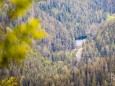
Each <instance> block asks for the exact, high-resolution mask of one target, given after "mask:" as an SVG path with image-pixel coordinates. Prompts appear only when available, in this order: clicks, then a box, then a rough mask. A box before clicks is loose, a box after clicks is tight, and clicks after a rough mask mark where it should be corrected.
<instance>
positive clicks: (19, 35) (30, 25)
mask: <svg viewBox="0 0 115 86" xmlns="http://www.w3.org/2000/svg"><path fill="white" fill-rule="evenodd" d="M32 2H33V0H0V10H1V15H2V17H3V16H4V20H2V21H0V66H6V65H8V64H9V62H10V61H14V62H18V63H19V62H21V61H22V60H23V59H24V58H25V57H26V55H27V53H28V52H29V50H30V48H31V47H30V45H31V44H32V41H33V40H35V39H36V40H37V39H41V38H43V37H44V36H45V34H46V33H45V31H44V30H42V28H41V25H40V21H38V20H37V19H35V18H30V19H28V21H27V22H24V23H20V24H16V25H12V23H13V22H14V21H15V20H17V19H19V18H22V17H23V15H25V13H26V10H27V9H28V8H29V7H31V6H32V5H31V4H32ZM25 3H26V5H25ZM6 7H7V8H6ZM5 8H6V9H5ZM5 21H6V22H5Z"/></svg>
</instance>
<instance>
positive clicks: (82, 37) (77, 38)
mask: <svg viewBox="0 0 115 86" xmlns="http://www.w3.org/2000/svg"><path fill="white" fill-rule="evenodd" d="M86 38H87V36H79V37H75V40H84V39H86Z"/></svg>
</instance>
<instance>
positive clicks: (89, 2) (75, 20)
mask: <svg viewBox="0 0 115 86" xmlns="http://www.w3.org/2000/svg"><path fill="white" fill-rule="evenodd" d="M114 2H115V0H43V1H41V2H39V3H34V6H33V8H32V9H31V11H30V13H29V12H28V14H27V16H26V17H24V18H23V19H22V20H21V21H24V20H26V18H29V17H31V16H34V17H36V18H39V19H40V20H41V23H42V26H43V28H44V29H45V30H46V32H47V33H48V36H47V38H45V39H42V40H41V41H38V42H34V44H33V45H32V47H33V50H34V52H31V54H29V55H28V56H27V58H26V59H25V60H24V62H23V63H22V64H21V65H20V67H19V65H17V64H14V63H12V62H11V64H10V65H9V67H8V68H5V69H2V68H0V82H1V80H2V79H4V78H6V77H11V76H14V77H16V78H17V79H18V83H19V84H20V86H108V85H111V86H114V85H115V82H114V81H112V79H113V78H114V77H115V53H114V51H115V35H114V33H115V20H108V21H107V18H108V14H111V15H112V14H113V13H115V3H114ZM87 34H88V37H87V41H86V42H85V43H84V45H83V53H82V57H81V61H80V62H78V60H77V58H76V52H77V51H76V50H75V37H79V36H85V35H87Z"/></svg>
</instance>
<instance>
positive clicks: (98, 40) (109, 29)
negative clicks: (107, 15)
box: [83, 19, 115, 60]
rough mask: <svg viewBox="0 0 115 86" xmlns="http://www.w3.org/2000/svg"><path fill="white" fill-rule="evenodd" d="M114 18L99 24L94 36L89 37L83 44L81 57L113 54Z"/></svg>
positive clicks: (114, 41) (114, 39) (114, 37)
mask: <svg viewBox="0 0 115 86" xmlns="http://www.w3.org/2000/svg"><path fill="white" fill-rule="evenodd" d="M114 33H115V20H114V19H113V20H109V21H107V22H106V23H103V24H101V25H100V27H99V29H98V31H97V33H96V35H95V36H92V37H89V39H88V40H87V42H86V43H85V45H84V50H83V52H84V53H83V58H84V59H85V60H86V59H87V60H88V59H89V58H90V59H92V58H93V59H96V57H111V56H115V52H114V51H115V35H114Z"/></svg>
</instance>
